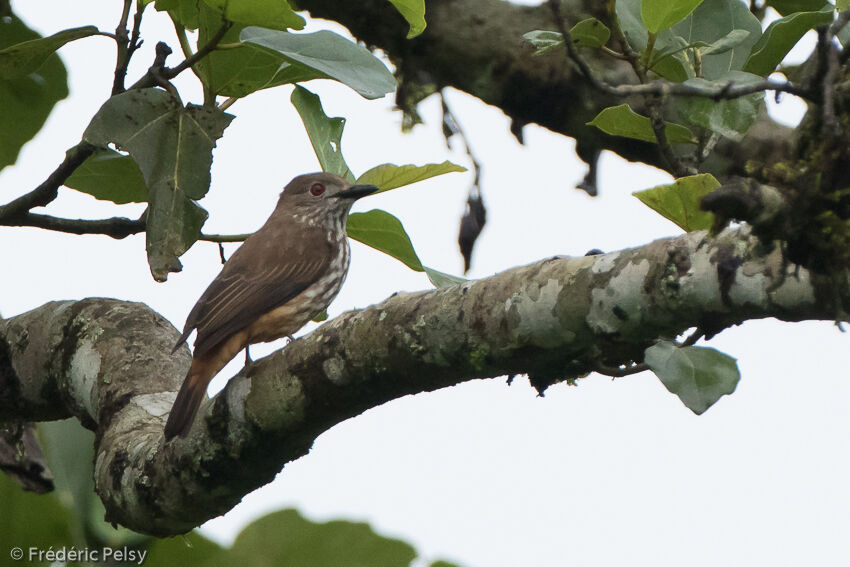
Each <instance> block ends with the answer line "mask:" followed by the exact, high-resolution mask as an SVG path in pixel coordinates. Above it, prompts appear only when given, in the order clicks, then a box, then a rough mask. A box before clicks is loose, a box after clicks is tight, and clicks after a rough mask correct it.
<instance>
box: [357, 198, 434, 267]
mask: <svg viewBox="0 0 850 567" xmlns="http://www.w3.org/2000/svg"><path fill="white" fill-rule="evenodd" d="M347 232H348V236H350V237H351V238H353V239H354V240H357V241H359V242H362V243H363V244H365V245H367V246H371V247H372V248H374V249H375V250H380V251H381V252H383V253H384V254H389V255H390V256H392V257H393V258H395V259H397V260H400V261H402V262H404V264H405V265H406V266H407V267H408V268H410V269H411V270H415V271H417V272H422V271H424V270H425V268H424V267H423V266H422V262H420V261H419V257H418V256H417V255H416V251H415V250H414V249H413V244H411V242H410V237H409V236H407V233H406V232H405V231H404V227H403V226H402V225H401V221H400V220H398V219H397V218H396V217H394V216H393V215H391V214H390V213H388V212H386V211H382V210H380V209H373V210H371V211H368V212H365V213H351V214H350V215H348V226H347Z"/></svg>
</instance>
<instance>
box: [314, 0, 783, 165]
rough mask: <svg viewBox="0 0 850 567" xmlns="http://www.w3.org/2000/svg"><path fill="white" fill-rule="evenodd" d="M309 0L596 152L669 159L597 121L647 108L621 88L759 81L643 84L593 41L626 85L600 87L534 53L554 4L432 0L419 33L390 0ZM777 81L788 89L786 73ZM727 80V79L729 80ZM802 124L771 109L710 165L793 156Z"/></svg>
mask: <svg viewBox="0 0 850 567" xmlns="http://www.w3.org/2000/svg"><path fill="white" fill-rule="evenodd" d="M606 4H607V3H606V2H595V1H591V0H563V1H562V5H563V14H564V15H565V17H566V18H567V24H568V27H569V25H572V24H574V23H576V22H578V21H579V20H581V19H584V18H586V17H588V16H595V17H598V18H600V19H602V20H603V21H604V20H607V16H606V15H605V5H606ZM299 5H300V6H301V7H303V8H304V9H306V10H308V11H310V13H311V15H313V16H315V17H323V18H329V19H333V20H337V21H339V22H340V23H342V24H343V25H345V26H347V27H348V28H349V29H350V30H351V32H352V33H353V34H354V35H355V36H356V37H357V38H359V39H361V40H363V41H365V42H366V43H368V44H369V45H374V46H377V47H380V48H381V49H383V50H385V51H386V52H387V53H388V54H389V56H390V58H391V59H392V60H393V61H394V63H395V64H396V66H397V67H398V68H399V71H400V73H401V74H402V76H403V79H404V80H414V81H433V82H434V83H435V85H436V86H437V88H442V87H445V86H451V87H455V88H457V89H460V90H462V91H465V92H467V93H469V94H471V95H473V96H476V97H478V98H480V99H481V100H482V101H484V102H486V103H488V104H492V105H494V106H498V107H499V108H501V109H502V110H503V111H504V112H505V114H507V115H508V116H510V117H511V118H512V119H513V120H514V122H515V123H516V124H517V125H519V126H521V125H523V124H527V123H536V124H539V125H541V126H544V127H545V128H548V129H550V130H552V131H554V132H558V133H561V134H564V135H566V136H570V137H572V138H575V139H576V140H577V151H578V153H579V155H580V156H581V157H582V158H583V159H585V161H588V162H590V160H591V159H592V156H593V155H595V154H596V153H598V151H599V150H606V149H607V150H611V151H614V152H616V153H617V154H619V155H621V156H623V157H624V158H626V159H629V160H633V161H642V162H645V163H649V164H652V165H656V166H659V167H663V163H662V161H661V156H660V155H659V153H658V147H657V146H656V145H655V144H649V143H644V142H638V141H635V140H630V139H626V138H620V137H616V136H608V135H606V134H604V133H602V132H600V131H599V130H597V129H595V128H593V127H591V126H587V122H589V121H590V120H592V119H593V117H594V116H596V114H598V113H599V111H601V110H602V109H603V108H606V107H608V106H614V105H617V104H622V103H623V102H629V103H630V104H632V106H633V107H634V108H636V109H638V110H639V111H641V112H642V113H644V114H647V112H646V111H645V110H643V101H642V100H641V98H640V97H637V98H626V99H624V98H622V96H618V95H629V94H634V91H632V90H630V89H638V91H639V92H643V91H646V93H653V94H658V93H659V92H660V91H664V92H663V93H662V94H667V90H668V89H670V88H672V89H674V90H677V91H682V93H680V94H689V95H706V94H711V95H717V96H721V95H722V96H726V95H729V96H731V95H736V96H739V95H741V94H743V93H744V92H746V91H748V90H750V89H751V88H752V87H750V86H743V85H741V86H732V87H730V88H729V90H728V91H727V92H726V93H725V94H724V93H721V92H717V93H708V92H700V93H696V92H693V91H692V90H691V88H690V87H686V86H681V85H679V86H675V87H669V86H665V84H662V83H657V84H656V83H650V84H648V85H635V84H634V83H635V82H636V79H635V77H634V73H633V71H632V69H631V67H630V65H629V64H628V63H627V62H624V61H620V60H617V59H615V58H612V57H608V56H605V55H604V54H603V53H601V52H598V51H594V50H587V51H585V52H584V58H585V59H586V60H587V61H588V62H589V64H590V65H591V66H592V67H593V69H594V70H596V77H597V78H598V79H599V80H600V81H603V82H604V83H605V84H607V85H612V86H616V87H617V88H619V87H623V90H622V92H621V91H617V93H616V95H615V93H613V92H608V93H606V92H600V91H599V90H597V89H596V88H595V87H594V86H593V85H592V84H591V82H590V81H589V80H588V79H587V78H586V77H585V76H583V75H582V73H581V72H580V71H579V70H578V69H577V68H576V67H575V66H573V65H567V64H566V62H565V58H564V57H563V56H562V55H561V54H560V53H558V52H557V51H553V52H552V53H551V54H550V55H546V56H542V57H533V56H532V52H533V49H532V48H531V47H530V46H528V45H524V44H523V41H522V35H523V34H524V33H526V32H529V31H532V30H535V29H549V30H555V29H557V24H556V22H555V21H554V19H553V17H552V14H551V10H550V8H549V7H548V6H547V5H545V3H544V4H543V5H540V6H517V5H514V4H511V3H510V2H507V1H503V0H465V1H464V2H455V1H451V0H428V1H427V2H426V10H427V12H426V13H427V19H428V27H427V29H426V30H425V32H424V33H423V34H422V35H421V36H419V37H417V38H414V39H413V40H407V39H405V37H406V33H407V29H408V27H407V24H406V23H405V22H404V20H403V19H402V18H401V16H399V15H398V14H397V13H395V11H394V10H392V9H391V8H389V7H388V6H387V5H386V2H385V1H383V0H363V1H361V2H340V1H339V0H302V1H301V2H300V3H299ZM762 86H771V88H772V87H777V88H780V89H784V88H786V87H787V85H782V84H779V83H775V84H771V85H760V86H759V87H762ZM721 90H723V89H721ZM791 132H792V130H791V129H790V128H788V127H786V126H782V125H780V124H777V123H776V122H774V121H773V120H771V119H770V118H768V117H767V115H766V114H765V115H763V116H762V117H761V118H760V119H759V121H758V122H757V123H756V125H755V126H754V128H753V129H752V131H751V133H750V134H748V135H747V137H746V139H745V140H744V141H743V142H742V143H732V142H729V141H725V140H724V141H723V142H721V143H720V144H718V146H717V148H716V150H715V154H714V155H713V156H712V159H711V160H709V161H708V162H706V164H705V170H706V171H711V172H712V173H714V174H715V175H720V176H725V175H728V174H738V175H745V174H746V169H745V165H746V163H747V162H748V161H750V160H753V159H756V160H758V161H759V162H763V163H773V162H776V161H782V160H785V159H787V158H788V156H789V152H790V145H791V144H790V139H791Z"/></svg>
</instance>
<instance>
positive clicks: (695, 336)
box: [679, 327, 705, 347]
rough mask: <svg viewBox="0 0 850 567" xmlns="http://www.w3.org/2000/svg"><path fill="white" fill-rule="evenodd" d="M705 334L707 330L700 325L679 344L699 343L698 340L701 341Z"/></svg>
mask: <svg viewBox="0 0 850 567" xmlns="http://www.w3.org/2000/svg"><path fill="white" fill-rule="evenodd" d="M704 336H705V331H703V330H702V329H701V328H700V327H697V328H696V329H694V332H693V333H691V334H690V335H688V337H687V338H686V339H685V340H684V341H682V342H681V344H680V345H679V346H685V347H689V346H694V345H695V344H697V341H699V340H700V339H701V338H703V337H704Z"/></svg>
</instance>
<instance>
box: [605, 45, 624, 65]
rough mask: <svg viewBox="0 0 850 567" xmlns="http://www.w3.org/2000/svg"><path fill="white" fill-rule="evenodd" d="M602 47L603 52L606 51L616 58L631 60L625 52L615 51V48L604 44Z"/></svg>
mask: <svg viewBox="0 0 850 567" xmlns="http://www.w3.org/2000/svg"><path fill="white" fill-rule="evenodd" d="M600 49H601V50H602V52H603V53H605V54H606V55H610V56H611V57H613V58H615V59H621V60H623V61H628V60H629V58H628V56H626V55H624V54H623V53H620V52H618V51H614V50H613V49H611V48H610V47H607V46H605V45H603V46H602V47H601V48H600Z"/></svg>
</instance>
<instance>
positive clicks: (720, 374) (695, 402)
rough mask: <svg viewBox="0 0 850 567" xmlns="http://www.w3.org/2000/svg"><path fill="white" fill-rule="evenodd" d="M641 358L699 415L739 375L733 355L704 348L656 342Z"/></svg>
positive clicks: (727, 391)
mask: <svg viewBox="0 0 850 567" xmlns="http://www.w3.org/2000/svg"><path fill="white" fill-rule="evenodd" d="M644 361H645V362H646V364H647V365H648V366H649V367H650V368H651V369H652V371H653V372H654V373H655V375H656V376H658V378H659V380H661V383H662V384H664V387H666V388H667V389H668V390H669V391H670V392H671V393H673V394H676V395H677V396H679V399H680V400H682V403H683V404H685V405H686V406H687V407H688V409H690V410H691V411H692V412H694V413H695V414H697V415H699V414H701V413H703V412H704V411H705V410H707V409H708V408H710V407H711V406H712V405H714V403H715V402H716V401H717V400H719V399H720V396H723V395H726V394H731V393H732V392H734V391H735V387H736V386H737V385H738V380H740V378H741V374H740V373H739V372H738V364H737V362H736V361H735V359H734V358H732V357H731V356H729V355H726V354H723V353H722V352H720V351H718V350H716V349H713V348H705V347H677V346H676V345H675V344H673V343H670V342H667V341H663V342H659V343H657V344H655V345H653V346H651V347H649V348H648V349H646V351H645V352H644Z"/></svg>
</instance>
